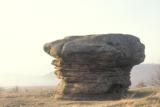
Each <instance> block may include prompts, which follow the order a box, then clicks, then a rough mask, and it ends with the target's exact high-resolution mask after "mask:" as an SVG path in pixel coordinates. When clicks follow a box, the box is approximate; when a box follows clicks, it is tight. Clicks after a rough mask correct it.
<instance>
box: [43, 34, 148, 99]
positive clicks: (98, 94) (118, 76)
mask: <svg viewBox="0 0 160 107" xmlns="http://www.w3.org/2000/svg"><path fill="white" fill-rule="evenodd" d="M144 49H145V47H144V45H143V44H142V43H141V42H140V40H139V38H137V37H135V36H132V35H128V34H94V35H86V36H70V37H66V38H64V39H61V40H57V41H54V42H50V43H47V44H45V45H44V51H45V52H47V53H48V54H49V55H51V56H53V57H54V58H55V60H53V62H52V64H53V65H54V66H55V69H56V70H55V74H56V75H57V77H58V78H59V79H61V82H60V83H59V85H58V87H57V88H56V93H55V99H64V100H91V99H102V98H109V99H116V98H121V97H122V96H124V94H125V93H126V92H127V90H128V87H129V86H130V84H131V82H130V71H131V69H132V67H133V66H134V65H137V64H139V63H141V62H143V61H144V58H145V55H144Z"/></svg>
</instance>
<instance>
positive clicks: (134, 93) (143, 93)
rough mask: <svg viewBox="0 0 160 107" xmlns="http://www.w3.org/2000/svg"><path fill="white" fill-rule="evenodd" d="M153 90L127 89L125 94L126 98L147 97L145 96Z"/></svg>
mask: <svg viewBox="0 0 160 107" xmlns="http://www.w3.org/2000/svg"><path fill="white" fill-rule="evenodd" d="M152 94H153V92H152V91H136V90H135V91H129V92H128V94H127V96H126V99H128V98H130V99H132V98H133V99H134V98H136V99H138V98H144V97H147V96H150V95H152Z"/></svg>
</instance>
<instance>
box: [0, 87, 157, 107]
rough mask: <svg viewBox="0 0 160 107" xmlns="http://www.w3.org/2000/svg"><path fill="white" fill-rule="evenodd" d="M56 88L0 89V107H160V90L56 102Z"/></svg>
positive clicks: (142, 89)
mask: <svg viewBox="0 0 160 107" xmlns="http://www.w3.org/2000/svg"><path fill="white" fill-rule="evenodd" d="M53 89H54V87H14V88H9V89H3V88H0V107H160V88H135V89H130V90H129V94H128V95H127V96H126V98H124V99H121V100H117V101H54V99H53V94H54V92H53Z"/></svg>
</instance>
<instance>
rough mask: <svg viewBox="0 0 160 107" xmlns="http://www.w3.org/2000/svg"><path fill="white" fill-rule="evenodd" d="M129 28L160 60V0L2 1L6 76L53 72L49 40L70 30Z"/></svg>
mask: <svg viewBox="0 0 160 107" xmlns="http://www.w3.org/2000/svg"><path fill="white" fill-rule="evenodd" d="M94 33H128V34H133V35H135V36H138V37H139V38H140V39H141V41H142V42H143V43H144V44H145V46H146V60H145V63H159V62H160V56H159V55H160V48H159V47H160V0H0V50H1V52H0V78H1V77H2V76H4V75H5V76H6V75H16V74H18V75H19V74H23V75H43V74H47V73H48V72H51V71H53V66H52V65H51V64H50V63H51V61H52V58H51V57H50V56H49V55H47V54H46V53H44V51H43V44H44V43H46V42H50V41H54V40H56V39H59V38H63V37H64V36H67V35H81V34H94Z"/></svg>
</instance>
